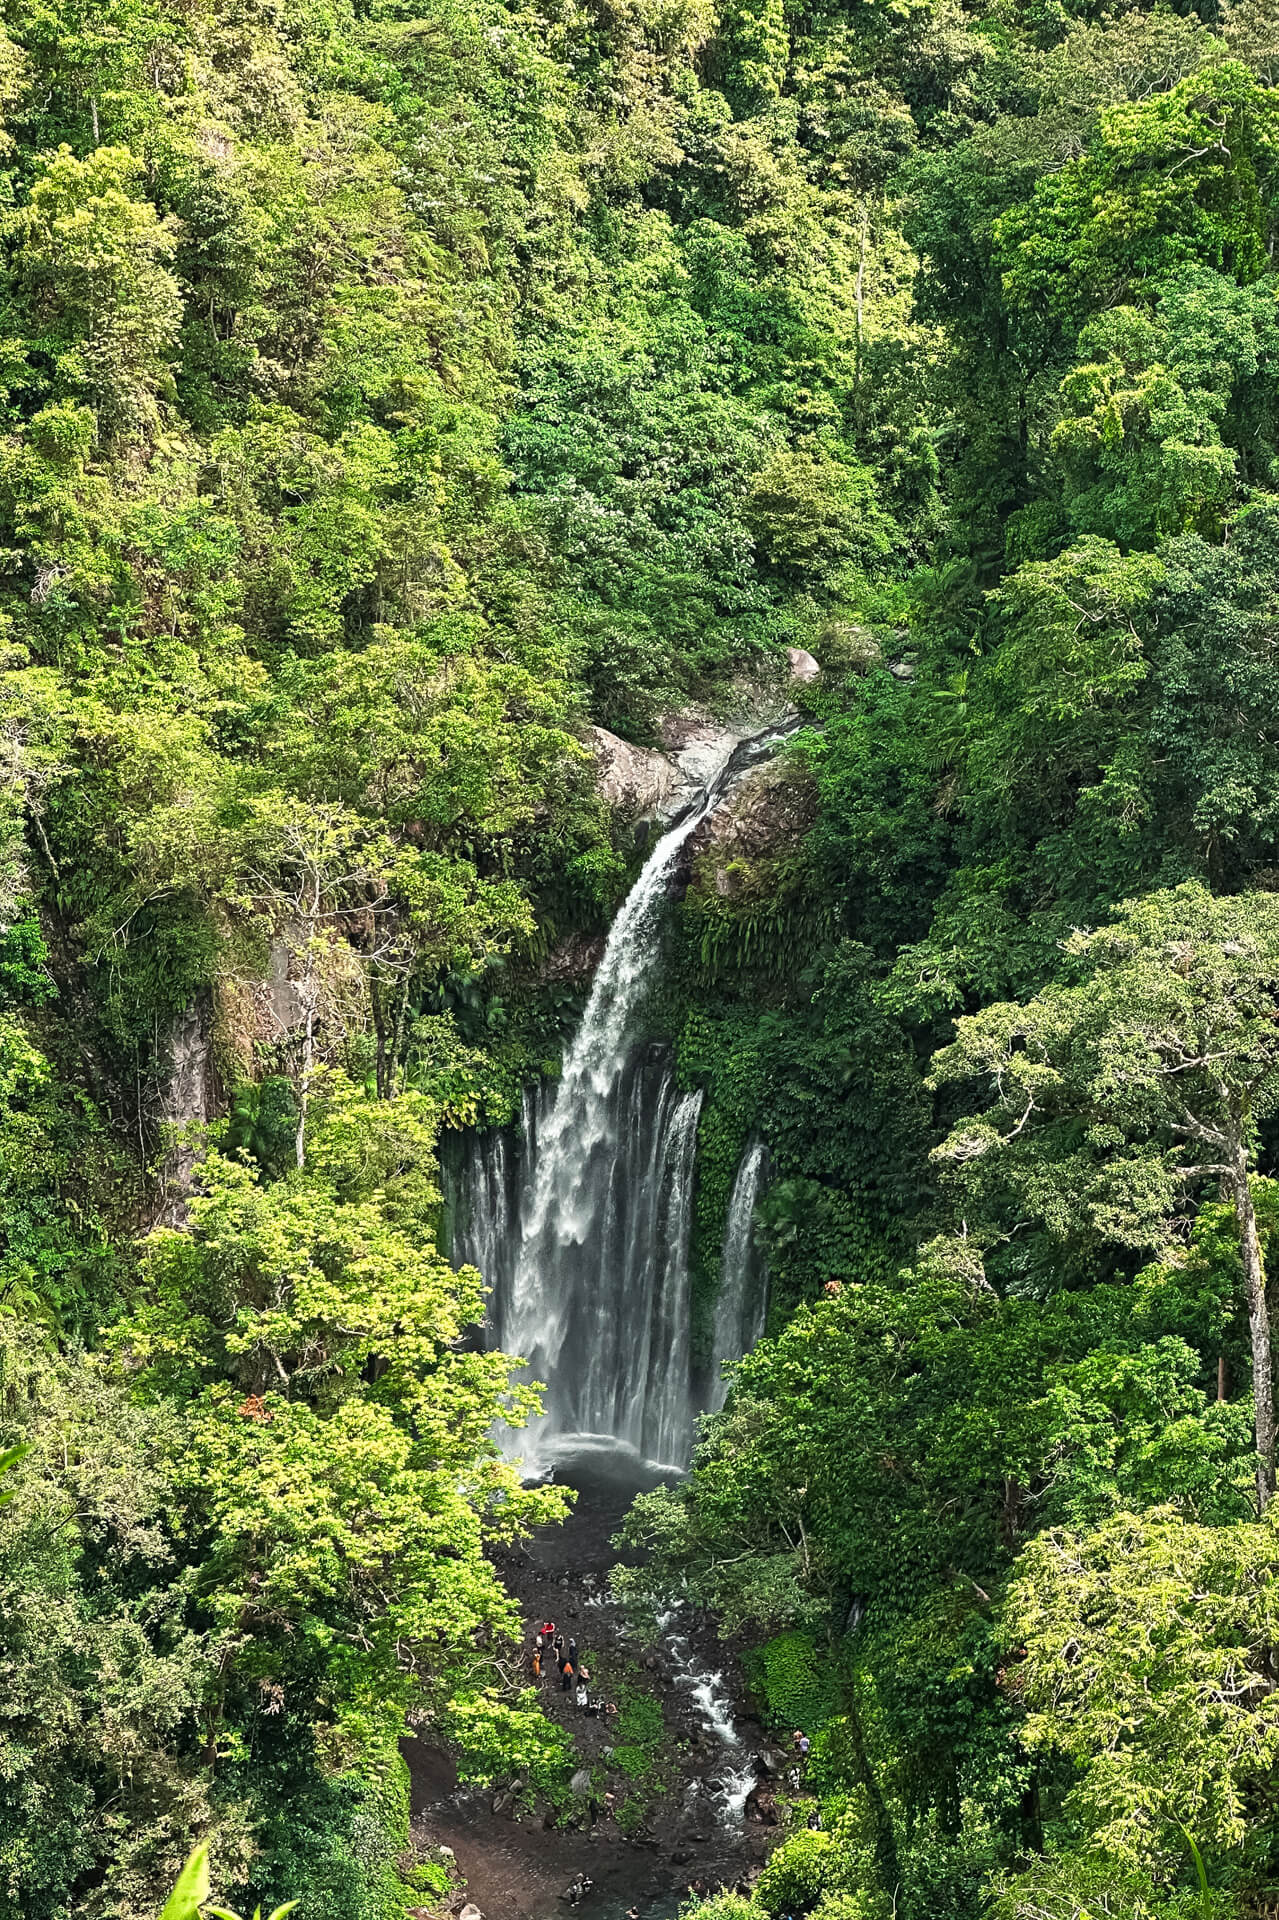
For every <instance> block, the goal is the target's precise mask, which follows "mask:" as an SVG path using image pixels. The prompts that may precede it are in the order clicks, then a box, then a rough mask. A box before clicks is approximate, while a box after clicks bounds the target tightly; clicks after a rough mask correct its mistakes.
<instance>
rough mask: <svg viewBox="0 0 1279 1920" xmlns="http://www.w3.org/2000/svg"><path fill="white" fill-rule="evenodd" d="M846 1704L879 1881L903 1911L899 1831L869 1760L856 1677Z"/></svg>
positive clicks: (846, 1690)
mask: <svg viewBox="0 0 1279 1920" xmlns="http://www.w3.org/2000/svg"><path fill="white" fill-rule="evenodd" d="M843 1693H844V1700H843V1704H844V1706H845V1708H846V1710H847V1718H846V1725H847V1729H848V1736H849V1744H850V1745H851V1747H852V1749H853V1757H854V1760H855V1763H856V1769H857V1772H858V1774H859V1775H860V1778H861V1786H862V1789H863V1791H864V1792H865V1795H866V1804H867V1807H868V1808H869V1810H870V1818H871V1826H872V1828H873V1831H874V1836H875V1838H874V1848H875V1866H876V1869H877V1870H878V1874H879V1883H880V1886H881V1887H882V1889H883V1891H884V1892H885V1893H886V1894H888V1895H889V1896H890V1897H891V1899H892V1902H893V1911H894V1913H897V1914H899V1915H900V1914H901V1913H902V1912H903V1909H902V1908H901V1907H899V1906H898V1904H897V1903H898V1898H899V1896H900V1894H901V1884H902V1875H901V1862H900V1861H899V1859H898V1857H897V1835H896V1832H895V1831H894V1828H893V1817H892V1815H891V1813H890V1812H889V1811H888V1807H887V1806H886V1804H885V1801H884V1796H883V1794H882V1793H881V1792H880V1788H879V1782H878V1780H877V1779H876V1778H875V1772H874V1769H873V1768H872V1766H871V1764H870V1755H869V1754H868V1753H867V1751H866V1740H865V1736H864V1734H863V1732H862V1723H861V1715H860V1712H859V1703H858V1701H857V1698H856V1681H854V1682H853V1683H852V1684H851V1685H849V1686H846V1687H845V1688H844V1689H843Z"/></svg>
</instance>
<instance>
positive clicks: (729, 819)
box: [690, 761, 817, 900]
mask: <svg viewBox="0 0 1279 1920" xmlns="http://www.w3.org/2000/svg"><path fill="white" fill-rule="evenodd" d="M816 807H817V795H816V791H815V789H814V786H813V783H812V781H811V780H810V779H809V778H808V777H807V776H806V775H804V774H802V773H797V772H796V771H795V770H794V769H793V768H787V767H785V766H782V765H779V764H777V763H776V762H772V761H769V762H765V764H764V765H763V766H760V767H756V768H754V769H753V771H752V772H751V773H749V774H748V775H747V776H746V778H745V779H744V780H743V781H742V783H741V785H740V786H739V787H738V789H737V791H736V793H734V794H733V795H732V797H731V798H730V799H729V800H727V801H726V802H725V804H724V805H723V806H722V807H721V808H720V809H719V810H718V812H716V813H714V814H712V815H711V816H710V817H709V818H708V819H707V820H705V821H704V822H703V824H702V825H701V826H700V827H699V828H698V830H697V832H696V833H695V834H694V835H693V836H692V841H691V843H690V851H691V854H692V856H693V874H694V882H693V884H694V885H695V886H696V887H698V888H700V889H702V890H703V891H705V892H713V893H715V894H716V895H717V896H718V897H719V898H720V899H722V900H732V899H737V898H739V897H741V896H743V895H744V894H748V893H752V892H755V891H758V890H759V888H760V886H761V885H766V884H767V868H768V866H769V863H771V862H772V861H775V860H776V859H778V858H779V857H780V856H781V855H782V854H784V853H786V852H788V851H789V850H790V849H791V848H792V847H795V846H798V844H799V842H800V840H801V839H802V838H803V836H804V834H805V833H806V832H807V830H808V828H809V827H810V826H811V825H812V822H813V818H814V815H815V812H816Z"/></svg>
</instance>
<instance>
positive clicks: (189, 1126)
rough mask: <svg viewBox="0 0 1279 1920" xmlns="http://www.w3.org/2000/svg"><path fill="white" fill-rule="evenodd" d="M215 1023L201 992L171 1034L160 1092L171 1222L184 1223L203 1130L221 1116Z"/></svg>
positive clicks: (163, 1217) (165, 1215)
mask: <svg viewBox="0 0 1279 1920" xmlns="http://www.w3.org/2000/svg"><path fill="white" fill-rule="evenodd" d="M212 1025H213V1020H212V1009H211V1007H210V1005H209V1002H208V1000H207V999H206V998H205V997H204V996H201V997H200V998H199V999H197V1000H195V1001H194V1002H193V1003H192V1005H191V1006H189V1007H188V1008H187V1009H186V1011H185V1012H184V1013H181V1014H179V1016H178V1018H177V1019H176V1020H175V1021H174V1023H173V1028H172V1031H171V1032H170V1034H169V1048H168V1055H169V1070H168V1076H167V1078H166V1080H165V1083H164V1088H163V1091H162V1093H161V1096H160V1118H161V1121H162V1122H163V1125H164V1128H165V1132H166V1134H167V1136H168V1140H169V1149H168V1154H167V1156H166V1159H165V1167H164V1205H163V1207H162V1209H161V1213H160V1221H161V1223H162V1224H163V1225H164V1226H167V1227H184V1226H185V1225H186V1221H187V1204H186V1203H187V1199H188V1196H189V1195H190V1192H191V1182H192V1175H193V1173H194V1169H195V1163H196V1158H197V1146H198V1138H199V1132H200V1129H201V1128H202V1127H204V1126H207V1125H208V1123H209V1121H210V1120H213V1119H214V1118H216V1115H217V1085H216V1075H215V1073H214V1070H213V1040H212Z"/></svg>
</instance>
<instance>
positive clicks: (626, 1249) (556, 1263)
mask: <svg viewBox="0 0 1279 1920" xmlns="http://www.w3.org/2000/svg"><path fill="white" fill-rule="evenodd" d="M781 731H784V729H783V730H779V732H777V733H772V734H766V735H761V736H760V737H759V739H758V740H755V741H750V742H747V743H745V744H744V745H743V746H742V747H739V748H738V750H737V751H736V753H734V754H733V756H732V757H731V758H730V759H729V760H728V761H727V762H726V763H725V765H724V766H723V767H721V769H720V771H719V772H718V774H717V775H716V776H715V778H714V779H713V780H712V781H711V782H710V783H709V784H708V786H707V787H706V789H705V790H704V792H703V793H702V795H701V796H700V798H699V799H698V801H697V802H696V803H695V804H694V805H693V806H692V807H691V808H690V809H689V811H688V812H687V813H686V814H685V815H684V816H683V818H682V819H680V820H679V821H677V822H676V824H675V825H674V826H673V827H672V828H671V829H670V831H669V832H668V833H666V834H664V835H663V836H662V838H661V839H660V840H659V841H658V842H657V844H656V845H655V846H654V848H653V850H652V852H651V853H650V854H649V857H648V859H647V860H646V861H645V863H644V867H643V871H642V872H641V873H640V876H639V878H638V880H637V881H636V882H635V885H634V886H633V887H632V889H631V891H630V893H629V894H628V896H627V898H626V900H625V902H624V904H623V906H622V908H621V911H620V912H619V914H618V916H617V918H616V920H615V921H614V922H613V926H612V929H611V931H610V933H609V936H608V942H607V945H606V947H605V950H604V956H603V959H602V960H601V962H600V965H599V969H598V971H597V973H596V975H595V980H594V983H593V985H592V988H591V993H590V998H589V1000H588V1002H587V1005H586V1010H585V1012H584V1013H583V1015H582V1019H581V1023H580V1025H579V1026H578V1029H577V1032H576V1034H575V1035H574V1037H573V1039H572V1041H571V1043H570V1045H569V1047H568V1049H567V1051H566V1053H565V1056H564V1065H563V1070H562V1073H561V1076H560V1079H559V1081H558V1082H557V1083H556V1084H555V1085H554V1086H553V1087H552V1088H550V1089H549V1090H548V1091H547V1093H545V1094H544V1095H543V1096H542V1097H541V1098H540V1099H532V1098H526V1101H525V1107H524V1114H523V1122H522V1135H523V1139H522V1143H516V1142H513V1141H511V1139H510V1137H509V1136H501V1135H496V1134H490V1135H487V1136H478V1137H477V1138H476V1140H475V1142H474V1144H473V1146H472V1150H471V1153H470V1156H469V1159H468V1161H467V1164H466V1167H465V1168H464V1171H463V1177H462V1182H461V1186H462V1196H461V1204H460V1207H459V1219H458V1224H457V1227H456V1228H455V1232H454V1247H453V1250H454V1256H455V1258H458V1259H459V1260H467V1261H472V1262H474V1264H475V1265H477V1266H478V1267H479V1269H480V1271H481V1273H482V1274H483V1275H484V1277H485V1279H486V1280H487V1281H488V1282H489V1284H490V1286H491V1287H492V1288H493V1311H492V1314H491V1320H492V1330H493V1333H494V1334H495V1336H496V1340H497V1343H498V1344H499V1345H500V1346H501V1347H502V1349H503V1350H504V1351H505V1352H507V1353H515V1354H519V1355H520V1356H521V1357H522V1358H523V1359H524V1360H525V1361H526V1362H527V1372H526V1375H525V1377H526V1378H529V1379H535V1380H541V1381H543V1382H545V1385H546V1392H545V1394H544V1396H543V1400H544V1404H545V1407H546V1412H545V1414H544V1415H543V1416H542V1417H541V1418H540V1419H538V1420H537V1421H535V1422H534V1423H533V1424H532V1425H531V1426H530V1427H528V1428H526V1429H523V1430H519V1431H512V1430H509V1429H507V1430H505V1431H504V1432H503V1433H502V1435H501V1440H502V1445H503V1447H504V1448H505V1450H506V1451H507V1452H509V1453H510V1454H511V1455H512V1456H514V1457H518V1458H521V1459H522V1460H523V1461H524V1463H525V1466H526V1469H527V1470H528V1471H530V1472H539V1471H540V1472H545V1471H547V1470H549V1469H550V1468H551V1467H552V1466H553V1465H554V1464H555V1462H556V1461H557V1460H559V1459H561V1458H563V1457H564V1456H565V1455H569V1454H572V1453H574V1452H580V1451H581V1450H582V1448H583V1447H584V1446H587V1447H589V1446H592V1445H595V1446H598V1445H599V1444H601V1443H602V1442H603V1443H608V1444H610V1445H614V1446H621V1447H624V1448H627V1449H629V1450H631V1451H633V1452H634V1453H635V1454H636V1455H637V1456H638V1457H639V1458H640V1459H642V1460H644V1461H647V1462H650V1463H654V1464H658V1465H661V1466H664V1467H671V1468H676V1469H679V1468H683V1467H685V1466H686V1465H687V1464H688V1458H689V1452H690V1449H691V1445H692V1436H693V1405H692V1394H691V1382H690V1306H689V1280H688V1242H689V1233H690V1230H691V1227H692V1214H693V1182H694V1163H695V1154H696V1145H697V1121H698V1115H699V1112H700V1108H701V1100H702V1096H701V1094H700V1093H681V1092H680V1091H679V1088H678V1087H677V1085H676V1082H675V1073H674V1066H673V1062H672V1060H671V1057H670V1053H669V1050H668V1049H667V1048H665V1047H662V1046H654V1045H644V1044H643V1042H642V1039H641V1035H640V1031H639V1027H640V1023H639V1019H638V1014H639V1010H640V1006H641V1002H642V999H643V996H644V993H645V990H646V988H647V987H648V986H649V985H650V984H651V981H652V978H653V974H654V969H655V967H656V965H657V962H658V958H659V950H660V943H661V936H662V928H663V921H664V915H665V907H666V902H667V896H668V893H669V889H670V884H671V879H672V876H673V874H674V871H675V868H676V865H677V863H678V860H679V856H680V853H681V850H682V849H683V847H684V845H685V843H686V842H687V841H688V839H689V838H690V836H691V835H692V834H693V833H694V832H695V831H696V830H697V828H698V826H699V825H700V824H701V822H702V821H703V820H704V819H705V818H706V816H707V814H708V813H710V812H712V811H713V809H714V808H715V807H716V806H717V805H718V804H719V802H720V801H721V800H722V799H723V798H724V796H725V795H726V794H727V793H728V792H730V791H731V790H732V787H733V786H734V784H735V782H736V780H737V779H738V777H740V775H741V773H743V772H744V771H745V770H746V769H747V768H748V767H750V766H752V765H755V764H757V763H758V761H759V760H761V759H763V758H765V757H766V756H767V755H768V753H770V752H771V751H772V748H773V746H774V745H775V743H776V740H777V739H778V738H779V737H780V732H781ZM761 1166H762V1156H761V1157H757V1159H756V1161H755V1172H754V1174H753V1176H752V1179H753V1185H751V1186H750V1189H749V1193H747V1192H746V1190H745V1189H743V1197H742V1207H744V1208H745V1213H744V1215H743V1219H744V1224H743V1225H742V1227H741V1229H740V1232H741V1236H742V1248H743V1252H742V1257H741V1259H740V1260H738V1259H737V1256H734V1260H735V1266H734V1275H735V1276H736V1274H737V1267H738V1266H739V1265H740V1266H741V1268H742V1276H741V1279H740V1282H739V1281H738V1280H737V1279H736V1278H735V1279H734V1285H735V1286H740V1289H741V1292H742V1303H743V1304H739V1306H738V1307H737V1308H736V1309H734V1312H735V1314H736V1317H737V1321H738V1322H739V1323H740V1322H741V1321H742V1314H743V1311H745V1310H746V1304H745V1303H746V1291H747V1288H748V1284H749V1271H748V1270H749V1267H750V1260H749V1220H750V1212H751V1210H752V1209H753V1207H754V1204H755V1195H756V1191H757V1189H758V1183H759V1173H760V1168H761ZM741 1182H742V1175H741V1174H740V1173H739V1176H738V1184H739V1186H740V1185H741ZM735 1197H736V1196H735ZM738 1212H741V1207H739V1208H738ZM735 1219H736V1214H730V1223H729V1224H730V1232H731V1231H734V1227H733V1221H734V1220H735ZM752 1310H753V1309H752ZM753 1324H754V1323H753V1322H752V1325H753ZM739 1337H740V1336H739ZM742 1351H743V1348H742V1346H741V1345H740V1344H735V1341H734V1338H733V1336H731V1335H730V1334H729V1333H728V1332H726V1333H725V1343H724V1347H723V1357H726V1358H730V1359H737V1358H739V1357H740V1355H741V1353H742ZM716 1354H717V1362H716V1364H717V1368H718V1364H719V1357H720V1340H719V1334H718V1329H717V1334H716Z"/></svg>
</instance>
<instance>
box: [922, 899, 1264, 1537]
mask: <svg viewBox="0 0 1279 1920" xmlns="http://www.w3.org/2000/svg"><path fill="white" fill-rule="evenodd" d="M1067 948H1068V952H1069V953H1070V955H1071V956H1072V958H1073V960H1074V961H1075V962H1076V963H1077V972H1078V976H1079V977H1078V983H1077V984H1070V985H1054V986H1051V987H1048V988H1046V989H1045V990H1044V992H1043V993H1041V994H1039V995H1037V996H1036V997H1035V998H1034V999H1032V1000H1030V1001H1029V1002H1028V1003H1027V1004H1025V1005H1024V1006H1018V1005H1014V1004H1011V1003H1007V1002H1005V1003H1002V1004H998V1005H995V1006H992V1007H987V1008H985V1009H984V1010H983V1011H982V1012H981V1013H979V1014H975V1015H972V1016H971V1017H969V1018H967V1019H963V1020H960V1021H959V1022H958V1023H957V1029H956V1038H955V1040H954V1042H953V1044H952V1045H950V1046H949V1047H946V1048H944V1049H943V1050H942V1051H941V1052H940V1053H939V1054H938V1055H936V1056H935V1058H934V1061H933V1067H932V1074H931V1084H932V1085H933V1086H934V1087H936V1088H942V1087H951V1086H956V1085H968V1086H970V1087H972V1088H973V1089H974V1090H975V1091H980V1093H981V1094H982V1095H983V1096H984V1097H985V1100H986V1101H987V1103H988V1104H987V1105H986V1107H985V1109H984V1111H982V1112H981V1113H980V1114H978V1115H975V1116H973V1117H972V1118H969V1119H966V1120H962V1121H960V1122H959V1123H958V1125H956V1126H955V1127H954V1128H953V1130H952V1131H951V1133H950V1135H949V1137H948V1138H947V1140H946V1141H945V1142H944V1144H943V1145H942V1146H940V1147H939V1148H937V1149H936V1155H935V1157H936V1158H937V1160H938V1161H939V1162H940V1163H941V1164H942V1165H943V1166H946V1167H949V1168H951V1169H953V1170H954V1171H955V1173H956V1175H957V1177H958V1183H959V1189H960V1192H961V1194H962V1195H963V1197H964V1204H965V1206H967V1205H968V1203H969V1201H970V1200H976V1202H977V1204H978V1206H979V1207H980V1208H981V1209H982V1218H981V1221H980V1224H979V1226H978V1231H979V1233H989V1234H990V1235H991V1237H992V1238H993V1237H995V1236H996V1235H997V1234H998V1231H999V1228H998V1227H997V1226H996V1224H995V1221H996V1218H997V1217H998V1216H999V1214H1000V1210H1001V1204H1002V1201H1003V1200H1004V1199H1010V1200H1011V1201H1012V1203H1013V1205H1014V1206H1015V1208H1016V1209H1017V1210H1018V1211H1019V1212H1020V1213H1021V1214H1022V1215H1023V1221H1022V1225H1023V1226H1024V1225H1026V1224H1030V1223H1031V1222H1034V1223H1036V1224H1043V1225H1044V1226H1046V1228H1047V1230H1048V1232H1049V1233H1050V1235H1055V1236H1056V1237H1058V1238H1060V1239H1065V1238H1066V1236H1067V1234H1068V1233H1069V1231H1070V1230H1071V1227H1072V1226H1073V1224H1074V1222H1075V1220H1076V1218H1077V1217H1079V1216H1083V1217H1084V1218H1085V1219H1086V1220H1087V1222H1088V1225H1089V1227H1090V1229H1091V1231H1092V1232H1093V1233H1094V1234H1096V1235H1098V1236H1099V1237H1100V1238H1102V1239H1108V1240H1111V1241H1113V1242H1117V1243H1118V1244H1120V1245H1121V1246H1127V1247H1132V1248H1137V1247H1143V1246H1145V1247H1151V1248H1153V1247H1157V1246H1159V1245H1161V1244H1164V1245H1166V1244H1168V1242H1169V1241H1170V1240H1171V1238H1172V1237H1173V1234H1174V1231H1175V1225H1176V1222H1177V1221H1178V1220H1179V1219H1184V1218H1185V1215H1186V1205H1187V1203H1186V1201H1185V1200H1184V1198H1182V1197H1181V1196H1183V1195H1184V1194H1186V1193H1187V1192H1192V1191H1193V1190H1194V1189H1196V1188H1198V1187H1201V1186H1202V1185H1203V1184H1204V1183H1205V1182H1206V1181H1207V1180H1209V1179H1211V1178H1213V1177H1216V1178H1218V1179H1219V1180H1220V1181H1221V1182H1222V1183H1223V1185H1224V1188H1225V1190H1226V1192H1227V1193H1228V1194H1229V1196H1230V1200H1231V1203H1232V1205H1233V1208H1234V1213H1235V1220H1236V1225H1237V1231H1238V1246H1239V1256H1240V1261H1241V1265H1242V1275H1243V1291H1244V1299H1245V1303H1246V1307H1247V1312H1248V1324H1249V1334H1250V1341H1251V1348H1252V1380H1253V1400H1254V1412H1255V1434H1256V1450H1257V1462H1256V1486H1257V1504H1258V1507H1259V1508H1260V1510H1261V1511H1262V1512H1263V1513H1264V1512H1265V1509H1266V1507H1267V1506H1268V1504H1269V1502H1270V1499H1271V1496H1272V1494H1273V1493H1274V1490H1275V1410H1274V1377H1273V1364H1272V1358H1271V1347H1270V1316H1269V1310H1268V1307H1267V1302H1266V1276H1265V1267H1264V1262H1263V1258H1262V1250H1261V1242H1260V1238H1259V1235H1258V1230H1257V1216H1256V1209H1255V1206H1254V1202H1253V1193H1252V1184H1251V1173H1252V1168H1253V1166H1254V1165H1255V1159H1256V1147H1257V1125H1258V1123H1259V1122H1260V1121H1261V1120H1263V1119H1265V1118H1266V1117H1267V1116H1268V1115H1269V1114H1270V1113H1271V1112H1273V1111H1274V1110H1275V1109H1276V1107H1277V1106H1279V897H1276V896H1274V895H1271V894H1262V893H1250V894H1243V895H1241V896H1239V897H1237V898H1234V899H1214V898H1213V896H1212V895H1211V894H1209V893H1208V892H1207V891H1206V889H1204V888H1203V887H1201V886H1198V885H1195V884H1192V883H1187V884H1186V885H1184V886H1182V887H1178V888H1177V889H1175V890H1174V891H1172V892H1166V893H1158V894H1152V895H1150V896H1148V897H1147V898H1146V899H1145V900H1141V901H1135V902H1130V903H1129V904H1128V905H1127V906H1126V907H1125V908H1124V909H1123V910H1122V911H1121V913H1120V915H1119V917H1118V918H1117V919H1116V920H1115V921H1114V922H1113V923H1112V924H1111V925H1109V926H1106V927H1102V928H1100V929H1098V930H1097V931H1096V932H1093V933H1082V932H1081V933H1076V934H1075V935H1073V936H1072V938H1071V939H1070V940H1069V942H1068V943H1067Z"/></svg>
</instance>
